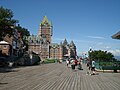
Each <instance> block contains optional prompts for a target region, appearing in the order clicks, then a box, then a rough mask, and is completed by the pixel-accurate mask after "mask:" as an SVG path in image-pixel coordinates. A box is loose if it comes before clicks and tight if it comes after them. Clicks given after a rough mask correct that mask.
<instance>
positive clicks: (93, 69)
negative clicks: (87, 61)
mask: <svg viewBox="0 0 120 90" xmlns="http://www.w3.org/2000/svg"><path fill="white" fill-rule="evenodd" d="M91 70H92V74H91V75H95V61H94V60H92V69H91Z"/></svg>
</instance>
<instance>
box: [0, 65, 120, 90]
mask: <svg viewBox="0 0 120 90" xmlns="http://www.w3.org/2000/svg"><path fill="white" fill-rule="evenodd" d="M2 78H3V79H2ZM0 90H120V73H103V72H99V75H94V76H90V75H86V67H85V65H83V70H76V71H73V70H71V68H67V67H66V64H65V63H62V64H59V63H53V64H45V65H40V66H29V67H21V68H15V69H14V70H13V71H12V72H6V73H0Z"/></svg>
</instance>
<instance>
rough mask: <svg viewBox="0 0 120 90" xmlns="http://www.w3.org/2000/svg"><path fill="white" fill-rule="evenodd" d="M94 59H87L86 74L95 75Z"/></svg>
mask: <svg viewBox="0 0 120 90" xmlns="http://www.w3.org/2000/svg"><path fill="white" fill-rule="evenodd" d="M95 74H96V72H95V61H94V60H88V61H87V75H95Z"/></svg>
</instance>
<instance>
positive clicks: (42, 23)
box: [40, 16, 52, 26]
mask: <svg viewBox="0 0 120 90" xmlns="http://www.w3.org/2000/svg"><path fill="white" fill-rule="evenodd" d="M44 24H48V25H49V26H51V25H52V23H51V22H49V20H48V18H47V16H44V18H43V20H42V22H41V23H40V25H44Z"/></svg>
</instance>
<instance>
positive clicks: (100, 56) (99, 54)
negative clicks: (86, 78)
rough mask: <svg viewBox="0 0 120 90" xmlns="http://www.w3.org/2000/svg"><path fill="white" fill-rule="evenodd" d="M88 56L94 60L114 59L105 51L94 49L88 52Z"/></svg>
mask: <svg viewBox="0 0 120 90" xmlns="http://www.w3.org/2000/svg"><path fill="white" fill-rule="evenodd" d="M89 55H90V58H91V59H92V60H95V61H98V60H100V61H111V60H114V55H113V54H112V53H110V52H107V51H102V50H98V51H97V50H95V51H92V52H90V53H89Z"/></svg>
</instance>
